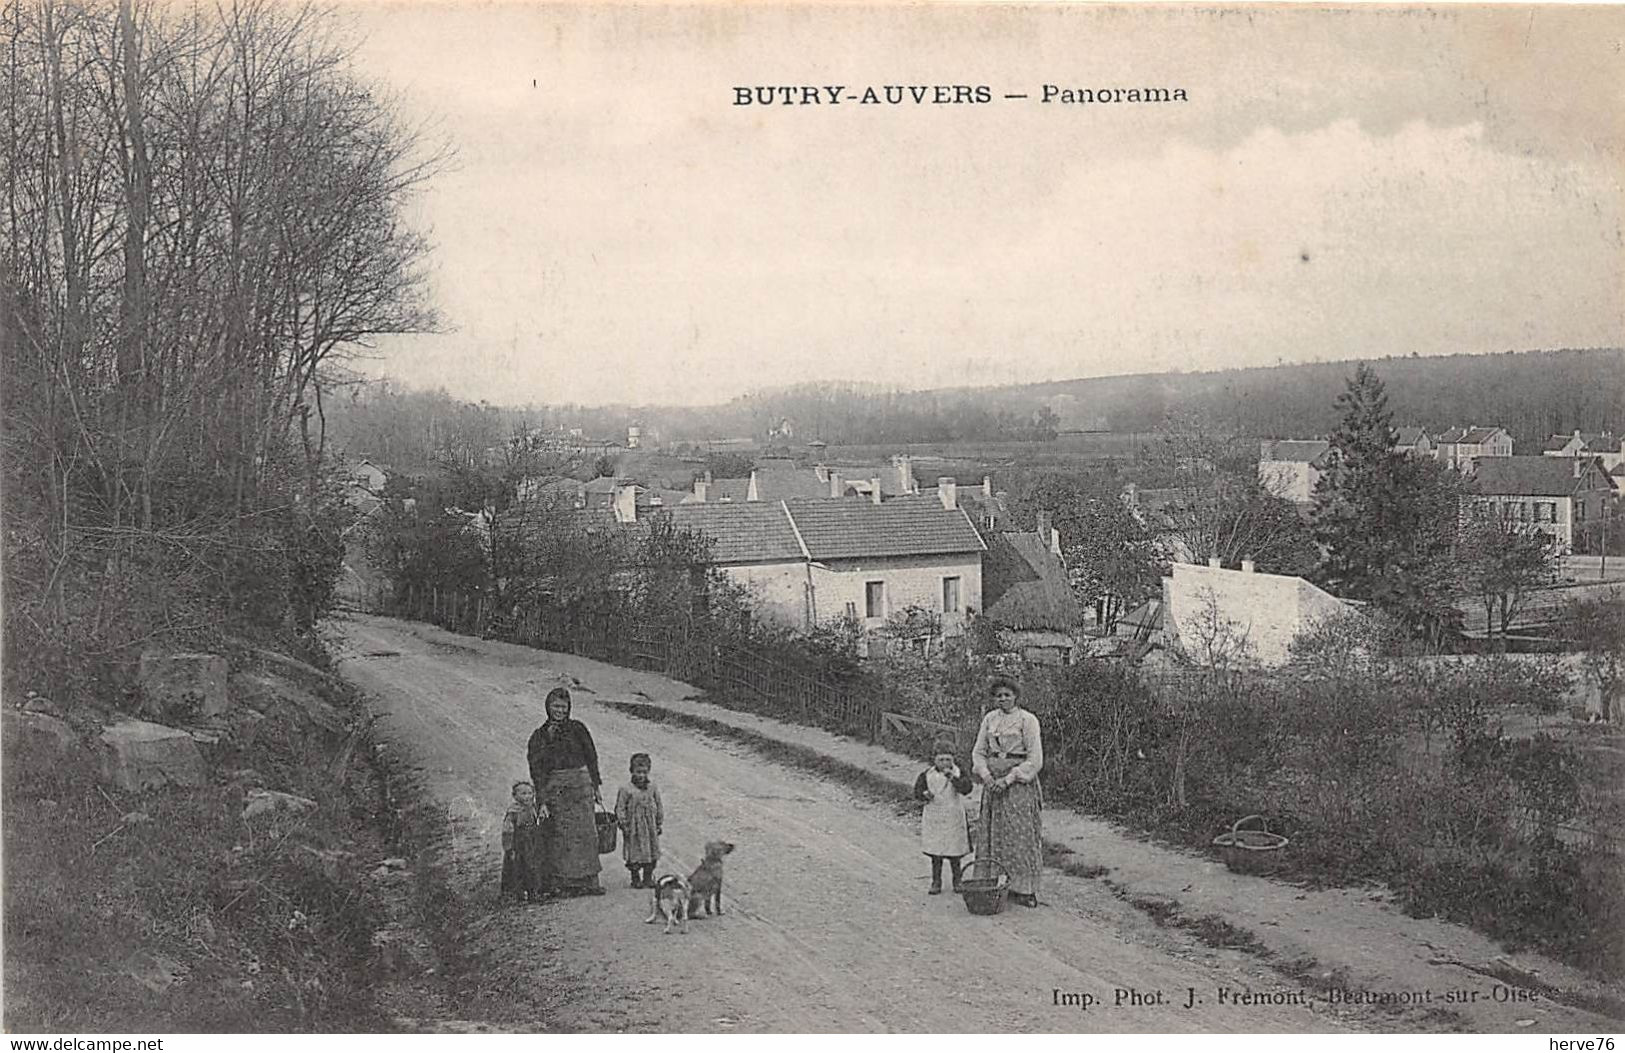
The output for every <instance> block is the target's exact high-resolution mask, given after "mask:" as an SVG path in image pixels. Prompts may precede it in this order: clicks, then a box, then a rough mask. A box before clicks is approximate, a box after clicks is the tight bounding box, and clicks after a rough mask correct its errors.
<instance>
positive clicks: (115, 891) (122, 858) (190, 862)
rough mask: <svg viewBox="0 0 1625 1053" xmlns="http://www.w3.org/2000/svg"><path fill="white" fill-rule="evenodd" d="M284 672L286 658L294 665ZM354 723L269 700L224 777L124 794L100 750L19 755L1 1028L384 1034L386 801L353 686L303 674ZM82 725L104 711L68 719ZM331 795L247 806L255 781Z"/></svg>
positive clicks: (9, 754)
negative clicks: (109, 776)
mask: <svg viewBox="0 0 1625 1053" xmlns="http://www.w3.org/2000/svg"><path fill="white" fill-rule="evenodd" d="M284 671H285V670H284ZM305 686H306V687H307V688H308V689H310V690H311V691H313V692H315V693H318V694H320V695H321V696H323V697H324V700H325V701H326V702H327V703H328V704H330V705H333V706H335V707H338V708H339V711H340V712H341V713H343V714H344V715H345V716H346V717H347V718H349V719H350V721H351V726H352V727H353V728H355V729H356V730H353V731H348V732H334V731H328V730H324V729H321V728H318V727H315V726H312V725H311V724H310V723H309V722H308V721H305V720H302V719H301V718H300V717H299V716H298V714H297V710H296V707H287V706H283V707H270V708H268V710H267V712H266V713H265V715H263V716H260V715H258V714H256V715H254V716H253V717H252V718H250V717H248V715H247V714H246V712H243V713H239V716H241V717H242V718H243V719H242V720H241V721H239V722H237V724H236V725H235V727H234V734H233V735H231V736H229V737H228V738H227V739H226V740H224V741H223V744H221V745H218V746H212V747H205V749H206V755H207V756H208V759H209V760H210V761H211V764H210V769H211V775H212V778H211V781H210V782H209V783H208V784H207V785H204V786H202V787H199V788H196V789H168V790H162V791H152V792H147V793H141V794H135V793H123V792H119V791H116V790H112V789H108V788H106V787H104V786H101V785H99V784H98V782H97V780H96V777H95V773H94V771H93V770H92V763H91V761H92V758H91V754H90V753H89V751H88V750H87V751H82V752H80V753H78V754H77V755H74V756H73V757H72V758H71V759H69V760H66V761H64V760H61V759H58V758H49V757H42V756H40V755H38V754H30V753H27V752H24V751H21V750H18V749H15V748H14V747H15V741H14V740H15V737H14V736H8V738H7V741H6V752H5V756H4V799H5V812H6V822H5V857H6V881H5V900H4V917H5V974H6V984H5V1021H4V1024H5V1027H6V1029H7V1030H9V1031H13V1032H19V1031H21V1032H52V1031H88V1032H96V1031H150V1032H197V1031H203V1032H220V1031H244V1032H267V1031H293V1032H296V1031H324V1032H325V1031H338V1032H352V1031H379V1030H387V1029H388V1028H389V1027H390V1026H391V1025H390V1020H389V1014H388V1012H387V1011H386V1009H385V1008H383V1007H382V1006H381V1003H380V997H379V994H380V990H381V989H382V985H381V983H380V978H381V977H382V976H383V975H384V974H385V972H386V971H387V969H388V968H389V963H388V962H387V961H385V960H384V956H383V954H382V952H381V949H380V947H379V946H378V945H377V943H376V934H378V933H379V932H380V931H384V930H386V929H387V928H388V927H389V926H391V925H392V924H396V925H398V923H399V918H398V914H399V912H398V911H397V910H395V909H394V908H393V905H392V904H391V903H390V902H389V899H388V895H387V892H386V890H385V888H384V887H383V886H382V885H381V884H380V883H379V882H378V881H377V880H376V879H375V877H374V876H373V871H374V870H375V868H377V867H378V865H379V863H380V861H381V860H382V859H384V858H386V857H388V856H391V855H393V854H394V848H393V846H392V845H391V843H390V836H391V835H390V824H389V822H388V817H389V814H390V810H389V808H388V807H387V805H386V801H385V799H384V798H383V796H382V792H381V791H382V787H383V784H382V782H381V780H380V778H379V775H378V773H377V771H376V770H375V769H374V767H373V764H372V751H371V749H370V745H369V738H368V735H367V731H366V728H367V724H366V721H365V720H364V719H362V716H361V714H360V713H358V712H356V711H355V710H354V709H352V708H348V707H351V706H353V704H354V701H355V700H354V699H353V698H349V697H345V694H344V692H343V691H342V690H340V689H337V688H336V687H335V686H334V685H333V684H332V683H330V682H327V681H325V680H324V679H323V678H321V677H320V676H313V677H311V678H310V680H309V682H308V683H307V684H306V685H305ZM71 719H73V720H74V721H75V722H76V723H77V724H78V726H79V728H80V730H82V731H85V732H93V731H94V719H93V718H90V717H87V716H83V715H80V714H74V715H71ZM261 786H263V787H266V788H269V789H274V790H280V791H284V792H286V793H290V794H296V795H298V796H300V797H305V798H308V799H310V800H313V801H316V802H318V807H317V808H316V809H315V810H314V811H312V812H308V813H298V814H295V813H293V812H286V811H282V812H273V813H271V814H268V815H263V816H257V817H255V818H253V819H246V818H244V816H243V807H244V800H245V795H246V793H247V791H248V790H249V789H251V788H254V787H261Z"/></svg>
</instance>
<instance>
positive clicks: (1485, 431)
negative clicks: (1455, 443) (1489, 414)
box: [1460, 428, 1506, 445]
mask: <svg viewBox="0 0 1625 1053" xmlns="http://www.w3.org/2000/svg"><path fill="white" fill-rule="evenodd" d="M1505 430H1506V429H1504V428H1472V429H1469V430H1468V432H1467V434H1465V435H1463V436H1462V437H1461V440H1460V441H1462V442H1465V443H1472V444H1474V445H1476V444H1478V443H1481V442H1489V441H1490V439H1492V438H1494V437H1495V436H1496V435H1497V434H1504V433H1505Z"/></svg>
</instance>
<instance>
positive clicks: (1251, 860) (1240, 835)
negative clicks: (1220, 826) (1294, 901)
mask: <svg viewBox="0 0 1625 1053" xmlns="http://www.w3.org/2000/svg"><path fill="white" fill-rule="evenodd" d="M1249 824H1251V826H1250V827H1249ZM1288 843H1289V842H1288V841H1287V839H1286V838H1285V837H1283V836H1281V835H1280V834H1272V833H1270V830H1269V823H1268V822H1266V821H1265V819H1264V817H1263V816H1261V815H1248V816H1244V817H1242V818H1240V819H1237V820H1236V821H1235V823H1233V824H1232V825H1231V827H1230V832H1229V833H1227V834H1220V835H1219V836H1218V837H1215V838H1214V839H1213V844H1214V845H1215V846H1216V847H1217V848H1218V850H1219V855H1220V856H1222V857H1223V858H1224V865H1225V866H1227V867H1229V868H1230V869H1231V870H1234V871H1236V872H1238V873H1242V874H1273V873H1275V872H1276V871H1277V870H1280V869H1281V867H1282V866H1283V865H1285V863H1286V846H1287V844H1288Z"/></svg>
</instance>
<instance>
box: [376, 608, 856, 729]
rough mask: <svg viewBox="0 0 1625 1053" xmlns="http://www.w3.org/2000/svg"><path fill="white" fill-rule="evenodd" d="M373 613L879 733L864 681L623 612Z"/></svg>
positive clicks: (745, 705)
mask: <svg viewBox="0 0 1625 1053" xmlns="http://www.w3.org/2000/svg"><path fill="white" fill-rule="evenodd" d="M365 606H366V608H367V609H369V610H371V611H373V612H374V613H377V614H384V615H388V616H390V617H394V618H406V619H410V620H413V621H421V622H428V623H430V624H433V625H438V626H440V627H441V628H443V629H447V630H449V631H451V632H456V633H462V634H464V635H469V636H481V637H484V638H486V639H494V640H503V641H506V642H508V643H516V644H523V645H525V646H528V647H535V648H539V649H541V650H546V651H562V652H565V653H568V654H577V655H581V656H582V657H585V658H592V659H596V660H598V661H601V662H609V663H611V664H614V665H620V666H626V667H628V668H632V669H643V670H647V671H649V672H654V673H660V674H661V675H663V676H669V677H672V678H673V679H676V680H682V681H684V682H686V683H690V684H694V685H695V686H697V687H701V688H704V689H705V690H706V691H707V692H709V693H710V694H711V695H712V696H713V698H712V699H711V700H712V701H715V702H718V703H719V704H721V705H724V706H726V707H728V708H730V709H738V710H743V711H746V712H752V713H759V714H761V715H763V716H771V717H776V718H778V719H781V720H787V721H792V722H794V723H798V724H804V725H807V726H810V727H821V728H825V729H827V730H830V731H837V732H841V733H843V734H847V735H853V736H857V737H860V738H863V739H866V740H867V741H869V742H874V741H876V739H877V737H878V736H879V735H880V731H881V720H880V703H879V697H878V696H879V692H878V691H877V690H876V688H875V687H874V685H873V684H872V683H871V682H869V680H868V678H866V677H854V678H851V680H850V681H846V682H838V681H835V680H832V679H830V678H828V677H824V676H820V675H819V672H818V670H817V669H816V667H815V666H814V664H813V663H812V662H810V661H809V662H804V663H803V662H797V661H795V658H794V655H793V653H792V654H788V655H787V654H785V653H783V652H785V651H786V650H787V649H786V648H782V647H781V648H778V649H776V650H777V651H778V652H780V653H769V652H768V651H767V650H765V649H763V648H761V647H758V646H754V645H753V644H752V642H751V641H749V640H744V639H740V638H739V636H738V635H737V634H735V633H729V632H727V631H725V630H723V629H722V628H720V627H718V626H716V625H713V624H710V623H709V622H707V621H706V620H704V619H695V620H693V621H692V622H690V623H689V624H684V625H669V624H657V623H653V622H647V621H641V620H638V619H637V618H635V617H632V616H631V615H630V614H629V613H623V612H615V611H610V612H604V611H584V610H569V609H565V608H561V607H556V606H551V605H547V604H540V603H538V604H530V605H525V606H523V607H520V608H519V609H504V610H501V611H498V610H496V609H495V608H494V607H493V605H492V604H491V603H490V602H489V600H488V599H487V598H486V597H483V596H480V595H477V594H476V595H469V594H467V593H464V592H461V591H443V590H440V589H427V590H419V589H414V590H409V591H407V592H406V593H405V594H404V595H401V594H397V593H393V592H390V591H388V590H382V591H379V592H375V593H373V594H372V596H371V597H370V599H369V602H368V603H366V604H365Z"/></svg>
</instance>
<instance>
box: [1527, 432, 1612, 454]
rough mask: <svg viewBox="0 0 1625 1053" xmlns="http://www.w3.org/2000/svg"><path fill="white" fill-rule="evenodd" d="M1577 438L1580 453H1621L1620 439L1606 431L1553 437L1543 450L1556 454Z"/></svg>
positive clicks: (1547, 441)
mask: <svg viewBox="0 0 1625 1053" xmlns="http://www.w3.org/2000/svg"><path fill="white" fill-rule="evenodd" d="M1576 438H1578V439H1579V440H1580V450H1579V452H1581V453H1603V452H1605V451H1606V452H1608V453H1618V452H1619V448H1620V446H1619V439H1618V437H1616V436H1614V435H1612V434H1610V433H1608V432H1606V431H1591V432H1573V433H1571V434H1568V435H1553V436H1552V437H1551V438H1549V439H1547V440H1546V445H1545V446H1543V447H1542V449H1544V450H1551V451H1553V452H1555V451H1557V450H1561V449H1562V448H1563V447H1565V446H1567V445H1568V444H1569V443H1571V442H1573V441H1574V440H1575V439H1576Z"/></svg>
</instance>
